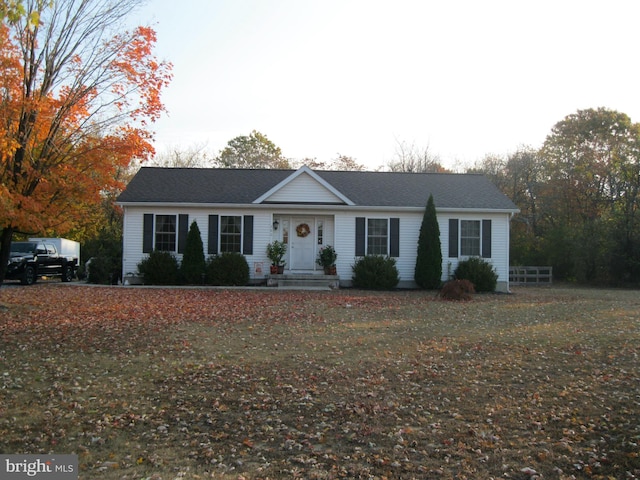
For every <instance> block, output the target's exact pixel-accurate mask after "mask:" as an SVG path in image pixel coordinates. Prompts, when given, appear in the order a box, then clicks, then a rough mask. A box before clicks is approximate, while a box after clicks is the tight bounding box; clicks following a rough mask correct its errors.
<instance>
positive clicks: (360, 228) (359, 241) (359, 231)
mask: <svg viewBox="0 0 640 480" xmlns="http://www.w3.org/2000/svg"><path fill="white" fill-rule="evenodd" d="M364 222H365V218H364V217H356V257H364V255H365V249H364V245H365V241H364V240H365V239H364V234H365V229H364V227H365V224H364Z"/></svg>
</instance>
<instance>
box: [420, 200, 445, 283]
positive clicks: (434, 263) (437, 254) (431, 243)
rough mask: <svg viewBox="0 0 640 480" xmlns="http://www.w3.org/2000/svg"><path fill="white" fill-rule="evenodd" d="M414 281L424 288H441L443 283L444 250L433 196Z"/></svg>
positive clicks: (428, 204)
mask: <svg viewBox="0 0 640 480" xmlns="http://www.w3.org/2000/svg"><path fill="white" fill-rule="evenodd" d="M414 279H415V281H416V283H417V284H418V285H419V286H420V287H422V288H440V284H441V283H442V248H441V245H440V227H439V226H438V218H437V216H436V206H435V203H434V201H433V195H429V200H428V201H427V207H426V208H425V210H424V216H423V217H422V225H421V226H420V236H419V237H418V257H417V259H416V268H415V274H414Z"/></svg>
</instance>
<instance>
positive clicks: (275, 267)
mask: <svg viewBox="0 0 640 480" xmlns="http://www.w3.org/2000/svg"><path fill="white" fill-rule="evenodd" d="M269 272H270V273H271V275H275V274H276V273H278V267H277V266H276V265H271V267H270V268H269Z"/></svg>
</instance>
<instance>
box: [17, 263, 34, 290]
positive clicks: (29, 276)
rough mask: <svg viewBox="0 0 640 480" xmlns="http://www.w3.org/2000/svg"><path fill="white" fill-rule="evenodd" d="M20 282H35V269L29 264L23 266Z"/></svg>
mask: <svg viewBox="0 0 640 480" xmlns="http://www.w3.org/2000/svg"><path fill="white" fill-rule="evenodd" d="M20 283H22V285H33V284H34V283H36V269H35V268H33V267H30V266H27V267H25V269H24V273H23V274H22V278H21V279H20Z"/></svg>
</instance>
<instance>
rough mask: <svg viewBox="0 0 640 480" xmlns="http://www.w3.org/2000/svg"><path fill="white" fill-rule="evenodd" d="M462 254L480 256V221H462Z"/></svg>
mask: <svg viewBox="0 0 640 480" xmlns="http://www.w3.org/2000/svg"><path fill="white" fill-rule="evenodd" d="M460 254H461V255H462V256H465V257H479V256H480V220H460Z"/></svg>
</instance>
